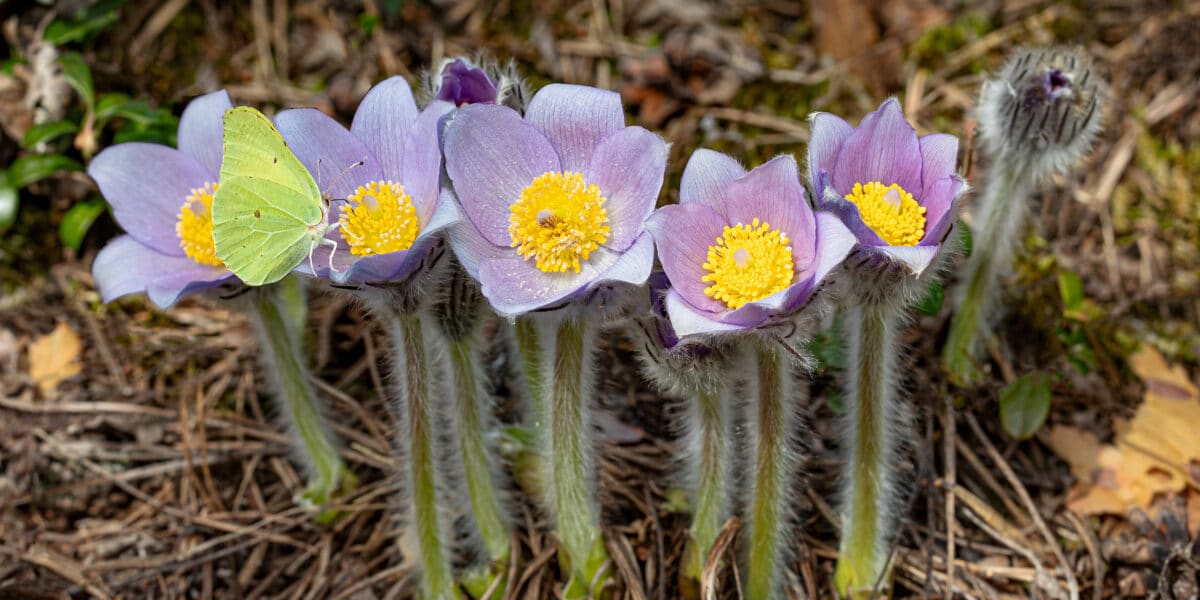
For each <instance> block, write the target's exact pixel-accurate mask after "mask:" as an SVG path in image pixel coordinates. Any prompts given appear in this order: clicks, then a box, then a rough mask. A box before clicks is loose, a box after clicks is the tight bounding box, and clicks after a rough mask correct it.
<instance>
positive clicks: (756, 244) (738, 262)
mask: <svg viewBox="0 0 1200 600" xmlns="http://www.w3.org/2000/svg"><path fill="white" fill-rule="evenodd" d="M646 229H647V230H648V231H649V232H650V233H651V235H653V236H654V241H655V244H656V245H657V246H658V255H659V259H660V260H661V262H662V266H663V270H664V271H665V272H666V274H667V277H668V278H670V280H671V289H670V291H668V292H667V294H666V298H665V302H666V309H667V313H668V315H669V316H670V317H671V323H672V325H673V326H674V328H675V331H676V333H677V334H678V335H679V336H681V337H686V336H690V335H697V334H713V333H719V332H732V331H744V330H747V329H752V328H756V327H760V326H766V325H769V324H771V323H774V322H775V321H776V320H777V319H778V318H786V317H787V316H789V315H790V314H792V313H795V312H796V311H798V310H799V309H800V308H801V307H803V306H804V304H805V303H806V302H807V301H808V299H809V297H810V296H811V295H812V293H813V292H814V291H815V290H816V288H817V286H818V285H819V284H820V283H821V281H822V280H823V279H824V278H825V276H826V275H828V274H829V272H830V271H832V270H833V269H834V268H835V267H837V266H838V265H839V264H841V262H842V260H843V259H844V258H845V257H846V255H847V254H848V253H849V252H850V250H851V249H852V248H853V247H854V244H855V242H856V240H855V239H854V236H853V234H851V232H850V231H849V229H847V228H846V226H845V225H843V224H842V223H841V222H840V221H839V220H838V219H837V218H836V217H835V216H833V215H831V214H828V213H823V212H817V213H814V212H813V210H812V208H811V207H809V205H808V202H807V201H806V200H805V198H804V187H803V186H802V185H801V184H800V172H799V168H798V167H797V165H796V159H795V158H793V157H792V156H791V155H780V156H777V157H775V158H773V159H771V160H770V161H768V162H766V163H765V164H763V165H760V166H758V167H756V168H755V169H753V170H751V171H750V172H749V173H747V172H746V170H745V169H743V168H742V167H741V165H739V164H738V163H737V161H735V160H734V159H733V158H731V157H729V156H727V155H725V154H721V153H719V152H714V151H712V150H705V149H701V150H697V151H696V153H695V154H693V155H692V157H691V159H690V160H688V164H687V167H686V168H684V171H683V179H682V181H681V182H680V190H679V204H676V205H671V206H664V207H662V208H660V209H658V210H657V211H655V212H654V214H653V215H652V216H651V217H650V218H649V220H647V222H646Z"/></svg>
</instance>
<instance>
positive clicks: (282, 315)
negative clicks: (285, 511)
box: [250, 277, 357, 507]
mask: <svg viewBox="0 0 1200 600" xmlns="http://www.w3.org/2000/svg"><path fill="white" fill-rule="evenodd" d="M294 280H295V278H294V277H288V278H286V279H284V280H283V281H281V282H280V283H278V284H276V285H271V286H267V287H265V288H263V289H261V290H259V291H256V292H253V294H254V297H253V300H252V303H251V311H250V312H251V315H252V316H253V318H254V324H255V331H256V332H257V333H258V342H259V348H260V349H261V351H262V353H261V354H260V360H261V361H262V363H263V371H264V372H265V373H266V376H267V378H268V380H269V383H270V388H271V389H273V390H275V392H276V401H277V404H278V406H279V412H280V414H281V415H282V416H283V418H284V419H285V420H286V421H287V424H288V429H289V430H290V431H291V432H292V435H293V436H294V438H295V439H296V441H297V442H299V443H298V444H297V446H298V450H299V451H300V460H301V461H302V462H303V463H304V466H305V468H306V469H307V471H308V478H309V482H308V486H307V487H306V488H305V491H304V493H303V495H302V496H301V503H302V504H305V505H308V506H310V507H319V506H323V505H325V504H327V503H328V502H329V501H330V499H331V498H332V497H333V496H334V495H335V494H336V493H337V492H338V491H340V490H339V484H341V486H342V487H348V488H353V487H354V485H355V484H356V483H357V479H356V478H355V477H354V475H353V474H352V473H351V472H350V470H349V469H348V468H347V467H346V464H345V463H344V462H342V459H341V457H340V456H339V455H338V451H337V444H336V442H335V440H334V437H333V433H332V432H331V431H330V430H329V427H328V425H326V423H325V418H324V414H323V407H322V404H321V398H320V397H319V396H317V394H316V391H315V390H313V387H312V385H311V384H310V383H309V379H308V378H309V371H308V367H307V365H306V363H305V360H304V353H303V343H302V336H301V328H302V327H301V326H302V325H303V318H302V317H301V315H303V314H304V310H303V308H304V307H303V303H304V296H303V291H302V289H299V284H298V283H296V282H295V281H294ZM298 305H299V306H298Z"/></svg>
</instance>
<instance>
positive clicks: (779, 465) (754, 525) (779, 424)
mask: <svg viewBox="0 0 1200 600" xmlns="http://www.w3.org/2000/svg"><path fill="white" fill-rule="evenodd" d="M757 359H758V361H757V362H758V381H757V391H758V396H757V400H758V402H757V403H756V404H755V405H753V406H752V408H751V410H750V423H749V427H750V428H751V429H752V431H753V432H754V433H755V434H756V435H755V436H754V437H755V439H754V444H753V446H752V448H751V452H752V457H751V460H752V462H751V464H752V465H753V466H754V470H753V472H752V473H751V484H750V488H751V490H752V496H751V502H750V520H749V523H748V524H747V527H748V530H749V531H748V537H749V544H750V546H749V550H748V552H747V562H746V569H747V571H748V573H747V576H746V577H747V580H746V598H748V599H750V600H767V599H770V598H777V597H778V596H779V583H780V577H779V573H780V571H781V569H782V566H783V563H784V558H785V555H786V551H787V547H786V544H787V541H788V539H789V536H788V533H787V529H788V521H789V518H790V516H791V512H790V511H791V505H790V501H789V499H790V498H791V497H792V493H791V487H792V483H793V482H794V480H795V474H796V454H795V452H794V450H793V449H792V448H791V432H792V428H793V427H795V412H794V411H793V409H792V407H791V406H790V405H789V401H790V397H791V393H790V392H791V388H792V385H791V363H790V361H789V359H788V357H787V356H786V354H785V353H784V352H783V351H782V350H781V349H779V348H775V347H769V346H766V345H760V346H759V347H758V349H757Z"/></svg>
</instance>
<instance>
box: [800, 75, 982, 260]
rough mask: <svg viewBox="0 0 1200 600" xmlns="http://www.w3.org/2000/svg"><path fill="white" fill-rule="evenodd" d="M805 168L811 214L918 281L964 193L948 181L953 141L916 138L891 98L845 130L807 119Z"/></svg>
mask: <svg viewBox="0 0 1200 600" xmlns="http://www.w3.org/2000/svg"><path fill="white" fill-rule="evenodd" d="M812 124H813V128H812V139H811V140H809V144H808V166H809V169H810V170H811V175H812V184H813V188H814V192H815V193H816V195H817V206H818V207H819V208H823V209H825V210H830V211H832V212H834V213H835V214H837V215H838V216H839V217H840V218H841V219H842V221H843V222H845V223H846V226H847V227H849V228H850V231H852V232H854V235H855V236H856V237H857V238H858V244H859V248H860V249H862V250H864V251H866V252H868V253H871V254H875V255H877V256H880V257H883V258H887V259H890V260H893V261H896V262H898V263H901V264H903V265H905V266H906V267H907V268H908V269H909V270H910V271H911V272H912V273H913V274H914V275H920V274H921V273H922V272H923V271H924V270H925V268H926V267H928V266H929V264H930V263H931V262H932V261H933V258H934V256H935V255H936V254H937V251H938V249H939V247H940V246H941V243H942V241H943V240H944V239H945V237H946V234H947V233H948V232H949V230H950V226H951V225H952V224H953V222H954V218H955V210H954V208H955V204H956V203H957V201H958V198H959V197H960V196H961V193H962V191H963V190H964V189H965V187H966V183H965V182H964V181H963V179H962V178H961V177H959V176H958V175H956V174H955V170H954V168H955V167H954V165H955V162H956V160H957V157H958V138H956V137H954V136H952V135H947V134H944V133H934V134H931V135H926V136H924V137H919V138H918V137H917V132H916V130H914V129H913V126H912V125H910V124H909V123H908V121H906V120H905V119H904V113H903V112H902V111H901V110H900V103H899V102H898V101H896V99H895V98H892V99H889V100H887V101H885V102H884V103H883V105H881V106H880V107H879V109H878V110H876V111H875V112H873V113H871V114H869V115H867V116H865V117H863V120H862V123H860V124H859V126H858V127H851V126H850V125H849V124H848V123H846V122H845V121H843V120H842V119H840V118H838V117H836V116H834V115H831V114H829V113H815V114H814V115H813V116H812Z"/></svg>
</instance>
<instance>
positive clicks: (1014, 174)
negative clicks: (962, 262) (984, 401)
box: [942, 164, 1031, 385]
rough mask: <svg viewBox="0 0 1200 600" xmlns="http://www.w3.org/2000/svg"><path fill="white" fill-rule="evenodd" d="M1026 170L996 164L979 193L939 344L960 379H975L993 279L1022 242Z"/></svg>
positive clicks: (953, 376) (1027, 182) (994, 285)
mask: <svg viewBox="0 0 1200 600" xmlns="http://www.w3.org/2000/svg"><path fill="white" fill-rule="evenodd" d="M1030 189H1031V187H1030V180H1029V173H1028V172H1027V171H1025V170H1017V169H1015V168H1013V167H1005V166H1004V165H1003V164H998V165H996V167H995V168H993V169H992V171H991V173H990V174H989V176H988V180H987V183H986V185H985V187H984V193H983V197H982V198H981V199H980V202H979V205H980V210H979V218H978V219H977V220H976V223H975V226H974V227H972V228H971V232H972V234H973V238H972V241H973V244H972V245H973V249H972V251H971V258H970V259H969V260H968V262H967V269H966V277H965V279H964V281H965V282H966V283H965V285H964V286H963V287H962V288H961V289H960V290H959V293H958V302H957V308H956V310H955V312H954V318H953V320H952V321H951V322H950V335H949V337H948V338H947V339H946V345H945V346H944V347H943V348H942V365H943V367H944V368H945V369H946V371H947V372H949V374H950V377H951V379H952V380H953V381H954V382H955V383H958V384H960V385H966V384H971V383H974V382H975V381H977V380H978V379H979V376H980V373H979V369H978V368H977V367H976V363H977V361H978V360H979V358H980V356H981V351H982V349H983V345H984V342H985V341H986V339H987V336H988V332H989V323H990V322H991V319H992V318H993V315H992V314H991V313H992V309H993V307H994V305H995V303H996V299H997V296H999V295H1000V293H1001V292H1000V290H999V289H997V282H998V281H999V278H1000V276H1001V275H1002V274H1003V273H1005V272H1006V271H1008V269H1009V268H1010V266H1011V264H1012V259H1013V255H1014V254H1015V252H1016V249H1017V246H1018V245H1019V244H1020V243H1021V236H1020V231H1019V230H1020V226H1021V222H1022V220H1023V218H1024V216H1025V210H1026V209H1025V207H1026V204H1027V203H1028V200H1029V192H1030Z"/></svg>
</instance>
